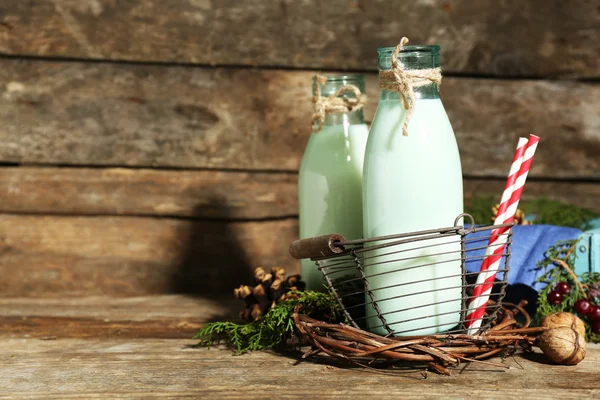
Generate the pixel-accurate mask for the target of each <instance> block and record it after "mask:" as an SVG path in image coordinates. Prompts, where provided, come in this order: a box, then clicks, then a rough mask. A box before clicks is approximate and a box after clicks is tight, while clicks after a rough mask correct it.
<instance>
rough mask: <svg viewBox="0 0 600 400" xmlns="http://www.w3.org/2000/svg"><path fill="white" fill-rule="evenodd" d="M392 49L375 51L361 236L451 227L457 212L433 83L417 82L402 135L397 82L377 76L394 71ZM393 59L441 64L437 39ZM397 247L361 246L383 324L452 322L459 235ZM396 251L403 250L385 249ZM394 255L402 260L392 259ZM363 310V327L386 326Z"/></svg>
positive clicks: (450, 141)
mask: <svg viewBox="0 0 600 400" xmlns="http://www.w3.org/2000/svg"><path fill="white" fill-rule="evenodd" d="M393 50H394V48H393V47H392V48H380V49H379V50H378V52H379V59H378V65H379V69H380V86H381V87H382V88H384V89H382V93H381V99H380V102H379V105H378V108H377V112H376V115H375V118H374V120H373V124H372V126H371V131H370V134H369V140H368V143H367V149H366V155H365V165H364V181H363V203H364V219H363V221H364V237H365V238H373V237H377V236H384V235H392V234H398V233H408V232H414V231H420V230H427V229H437V228H443V227H448V226H452V225H453V224H454V220H455V218H456V217H457V216H458V215H459V214H460V213H462V212H463V189H462V171H461V165H460V157H459V154H458V147H457V144H456V139H455V137H454V132H453V130H452V126H451V125H450V121H449V120H448V116H447V114H446V111H445V110H444V106H443V105H442V101H441V100H440V96H439V93H438V87H437V84H435V83H428V84H425V85H423V86H418V87H417V85H415V87H414V89H413V90H414V98H413V101H414V108H413V114H412V117H411V118H410V120H409V122H408V134H407V135H403V123H404V120H405V117H406V113H407V110H406V109H405V107H406V106H407V105H406V104H405V102H404V101H403V98H402V94H401V93H400V92H399V90H400V89H398V90H393V89H392V90H388V89H385V88H386V87H387V88H389V87H393V85H389V83H390V82H385V81H382V80H385V79H393V78H394V75H393V74H390V73H389V71H390V68H392V52H393ZM398 61H399V62H400V63H401V64H398V65H400V67H403V69H404V70H405V71H407V70H411V69H412V70H415V69H422V70H425V69H429V70H430V71H431V69H435V68H438V67H439V66H440V55H439V46H405V47H404V48H402V50H401V52H400V53H399V56H398ZM386 71H388V73H387V74H386V73H385V72H386ZM438 72H439V71H438ZM386 83H388V84H386ZM402 246H404V247H400V248H397V247H394V248H392V249H389V248H388V249H380V250H371V251H367V253H366V257H373V258H371V259H368V258H366V259H365V273H366V276H367V279H368V281H369V283H370V287H371V289H372V293H373V295H374V297H375V299H376V300H377V305H378V306H379V308H380V310H381V313H382V314H383V316H384V318H385V320H386V322H387V324H388V325H389V327H390V328H391V329H392V330H393V331H395V332H396V333H397V334H398V335H400V336H402V335H428V334H433V333H436V332H441V331H444V330H448V329H451V328H453V327H456V325H457V324H458V323H459V321H460V311H461V296H462V289H461V285H462V280H461V262H460V244H459V243H458V242H457V238H452V239H448V238H446V239H435V240H429V241H427V242H417V243H411V244H406V245H402ZM424 246H425V247H424ZM415 247H421V248H420V249H415ZM408 249H414V250H408ZM397 250H403V252H401V253H396V254H393V255H390V254H389V253H390V252H391V251H397ZM440 253H448V254H440ZM385 254H387V255H385ZM399 258H402V259H405V261H394V260H398V259H399ZM407 258H408V260H406V259H407ZM368 260H370V261H368ZM369 264H371V266H369ZM365 301H366V302H370V299H369V298H366V299H365ZM366 314H367V317H368V318H367V321H366V322H367V323H366V325H367V328H368V329H370V330H372V331H374V332H377V333H387V332H388V331H387V330H385V329H384V328H383V323H382V321H381V320H380V319H379V318H378V317H377V313H376V311H375V309H374V307H372V306H369V305H368V306H367V309H366Z"/></svg>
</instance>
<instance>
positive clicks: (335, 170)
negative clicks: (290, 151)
mask: <svg viewBox="0 0 600 400" xmlns="http://www.w3.org/2000/svg"><path fill="white" fill-rule="evenodd" d="M319 78H323V77H315V78H314V79H315V81H314V85H313V87H314V91H315V93H314V95H315V96H317V97H318V98H315V100H317V101H319V98H320V99H321V100H325V101H327V99H328V98H330V96H332V95H333V94H335V93H337V92H338V91H339V90H341V89H342V88H343V87H344V86H347V85H353V86H355V88H357V89H358V90H359V95H361V96H362V93H365V80H364V76H363V75H361V74H356V75H344V76H327V77H326V78H327V79H326V81H325V80H324V79H323V80H319ZM357 93H358V92H353V91H344V92H343V93H341V94H340V95H339V96H338V97H340V98H342V99H343V98H352V99H354V100H356V96H357ZM363 100H364V99H363ZM367 136H368V128H367V125H366V124H365V120H364V116H363V108H362V104H361V105H359V106H357V107H351V109H346V110H344V111H342V112H339V111H338V112H325V113H323V115H322V119H320V120H318V121H317V123H316V128H313V132H312V134H311V136H310V139H309V141H308V145H307V147H306V150H305V152H304V156H303V157H302V163H301V165H300V175H299V183H298V191H299V213H300V238H301V239H305V238H309V237H314V236H321V235H326V234H331V233H338V234H341V235H343V236H344V237H345V238H347V239H360V238H361V237H362V232H363V229H362V222H363V221H362V219H363V217H362V171H363V160H364V155H365V147H366V144H367ZM301 274H302V279H303V280H304V281H305V282H306V287H307V289H311V290H323V289H324V286H323V285H324V283H325V281H324V279H323V276H322V274H321V272H320V271H319V270H318V269H317V267H316V265H315V263H314V262H312V261H310V260H308V259H305V260H302V261H301Z"/></svg>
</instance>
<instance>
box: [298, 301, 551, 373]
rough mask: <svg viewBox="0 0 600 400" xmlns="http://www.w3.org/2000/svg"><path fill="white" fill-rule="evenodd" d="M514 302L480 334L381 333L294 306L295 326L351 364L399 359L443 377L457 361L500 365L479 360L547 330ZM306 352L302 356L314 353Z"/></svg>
mask: <svg viewBox="0 0 600 400" xmlns="http://www.w3.org/2000/svg"><path fill="white" fill-rule="evenodd" d="M523 305H524V304H522V303H519V304H518V305H515V304H510V303H503V305H502V306H503V309H502V310H503V312H504V318H503V321H502V322H500V323H499V324H497V325H496V326H494V327H493V328H491V329H489V330H488V331H486V332H483V333H481V334H479V335H468V334H437V335H429V336H411V337H385V336H380V335H377V334H374V333H370V332H366V331H363V330H361V329H358V328H354V327H352V326H349V325H345V324H330V323H326V322H322V321H318V320H315V319H313V318H311V317H309V316H307V315H304V314H300V306H298V307H297V308H296V309H295V312H294V322H295V324H296V328H297V329H298V331H299V332H300V334H301V335H302V337H303V338H304V339H305V341H306V342H308V343H309V344H311V345H312V346H313V348H315V351H316V350H318V351H319V352H323V353H325V354H327V355H329V356H331V357H334V358H338V359H341V360H344V361H345V362H348V363H350V364H351V365H354V366H361V367H367V366H368V367H369V368H370V369H372V367H371V365H372V364H373V363H374V362H375V361H386V360H387V361H392V362H396V361H402V362H409V363H416V364H420V365H424V366H426V367H428V368H429V369H431V370H433V371H435V372H437V373H439V374H443V375H450V373H451V370H450V368H453V367H457V366H458V365H459V364H460V362H461V360H462V361H467V362H478V363H484V364H487V365H491V366H496V367H499V368H509V367H508V366H507V365H506V364H499V363H493V362H488V361H482V360H484V359H487V358H490V357H492V356H495V355H497V354H500V353H502V352H506V350H507V349H509V348H511V347H515V348H516V347H517V346H521V347H525V348H528V347H530V346H531V344H532V343H534V342H535V338H536V336H537V335H539V334H541V333H542V332H544V331H546V330H547V328H544V327H534V328H530V327H529V324H530V322H531V318H530V317H529V315H528V313H527V312H526V311H525V309H524V308H523ZM518 313H521V314H523V315H524V317H525V320H526V321H525V324H524V325H523V326H520V324H518V323H517V321H516V320H515V318H514V316H515V315H516V314H518ZM312 354H313V353H312V352H309V353H305V355H304V356H303V358H305V357H309V356H310V355H312Z"/></svg>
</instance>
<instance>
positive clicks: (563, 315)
mask: <svg viewBox="0 0 600 400" xmlns="http://www.w3.org/2000/svg"><path fill="white" fill-rule="evenodd" d="M540 326H545V327H547V328H558V327H560V326H564V327H567V328H571V329H574V330H576V331H577V333H579V334H580V335H581V336H582V337H584V338H585V323H584V322H583V321H582V320H580V319H579V318H578V317H577V316H576V315H575V314H571V313H568V312H564V311H563V312H558V313H554V314H550V315H546V316H545V317H544V319H542V321H541V322H540Z"/></svg>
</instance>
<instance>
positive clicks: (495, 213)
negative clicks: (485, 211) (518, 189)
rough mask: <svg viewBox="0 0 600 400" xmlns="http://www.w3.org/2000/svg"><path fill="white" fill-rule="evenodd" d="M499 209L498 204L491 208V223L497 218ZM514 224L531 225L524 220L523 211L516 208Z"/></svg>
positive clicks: (531, 223)
mask: <svg viewBox="0 0 600 400" xmlns="http://www.w3.org/2000/svg"><path fill="white" fill-rule="evenodd" d="M499 208H500V204H496V205H495V206H494V207H492V213H493V216H492V218H491V220H492V222H493V221H495V220H496V217H497V216H498V209H499ZM515 224H517V225H533V222H531V221H528V220H526V219H525V213H524V212H523V210H521V209H519V208H517V211H516V212H515Z"/></svg>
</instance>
